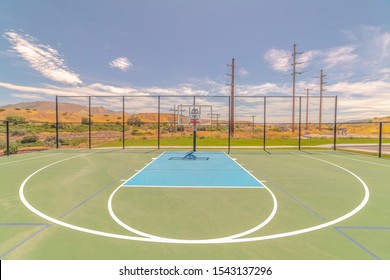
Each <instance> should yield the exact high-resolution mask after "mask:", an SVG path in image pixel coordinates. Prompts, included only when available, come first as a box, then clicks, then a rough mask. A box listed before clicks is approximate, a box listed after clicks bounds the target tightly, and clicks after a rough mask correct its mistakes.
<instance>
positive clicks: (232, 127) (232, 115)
mask: <svg viewBox="0 0 390 280" xmlns="http://www.w3.org/2000/svg"><path fill="white" fill-rule="evenodd" d="M227 66H229V67H231V74H227V75H228V76H230V77H231V78H232V80H231V83H230V127H229V129H230V133H231V136H234V69H235V66H234V57H233V58H232V64H227Z"/></svg>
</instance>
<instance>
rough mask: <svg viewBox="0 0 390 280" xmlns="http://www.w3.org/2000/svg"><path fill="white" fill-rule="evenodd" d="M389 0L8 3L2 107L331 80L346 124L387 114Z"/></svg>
mask: <svg viewBox="0 0 390 280" xmlns="http://www.w3.org/2000/svg"><path fill="white" fill-rule="evenodd" d="M389 14H390V1H386V0H376V1H367V0H345V1H337V0H328V1H313V0H297V1H292V0H257V1H255V0H237V1H232V0H225V1H222V0H208V1H206V0H196V1H195V0H188V1H185V0H166V1H162V0H160V1H157V0H142V1H141V0H139V1H130V0H128V1H125V0H122V1H119V0H110V1H108V0H83V1H73V0H69V1H49V0H34V1H31V0H18V1H15V0H1V9H0V32H1V33H2V34H1V36H0V73H1V75H0V106H2V105H5V104H9V103H15V102H21V101H39V100H54V96H55V95H56V94H58V95H70V94H72V95H103V94H104V95H113V96H115V95H127V94H133V95H136V94H146V95H159V94H160V95H167V94H170V95H179V94H185V95H192V94H196V95H204V96H207V95H215V94H217V95H228V94H229V88H228V86H227V85H226V83H227V82H229V77H228V76H226V75H225V73H226V72H228V71H229V69H228V67H227V66H226V64H228V63H230V62H231V59H232V57H234V58H235V59H236V64H237V65H238V66H239V67H238V68H237V73H238V79H237V80H236V83H237V89H236V93H237V94H240V95H260V96H263V95H291V92H292V90H291V86H292V79H291V75H290V73H291V67H290V66H289V65H290V64H291V52H292V45H293V44H294V43H296V44H297V50H298V51H299V52H304V53H303V54H302V55H300V56H298V60H299V61H301V62H304V63H303V64H300V65H299V71H301V72H303V74H301V75H298V76H297V94H298V95H301V94H302V95H304V94H305V92H304V89H305V88H312V89H313V91H312V92H311V94H312V95H318V90H319V73H320V70H321V69H322V70H324V73H325V74H326V75H327V80H326V82H327V84H326V90H327V91H326V95H338V97H339V105H340V107H339V114H340V118H341V119H343V118H344V119H353V118H366V117H374V116H386V115H390V98H389V95H390V16H389Z"/></svg>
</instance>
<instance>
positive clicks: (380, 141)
mask: <svg viewBox="0 0 390 280" xmlns="http://www.w3.org/2000/svg"><path fill="white" fill-rule="evenodd" d="M382 129H383V122H380V123H379V152H378V155H379V158H381V157H382Z"/></svg>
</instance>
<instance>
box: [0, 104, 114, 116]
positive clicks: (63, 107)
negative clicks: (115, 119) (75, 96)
mask: <svg viewBox="0 0 390 280" xmlns="http://www.w3.org/2000/svg"><path fill="white" fill-rule="evenodd" d="M0 108H4V109H6V108H12V109H35V110H48V111H55V110H56V104H55V102H52V101H37V102H20V103H16V104H10V105H5V106H2V107H0ZM88 109H89V108H88V106H83V105H79V104H76V103H63V102H61V103H59V111H60V112H68V113H80V114H88ZM91 113H92V114H102V115H117V114H118V112H115V111H112V110H108V109H106V108H104V107H103V106H98V107H96V106H95V107H94V106H92V107H91Z"/></svg>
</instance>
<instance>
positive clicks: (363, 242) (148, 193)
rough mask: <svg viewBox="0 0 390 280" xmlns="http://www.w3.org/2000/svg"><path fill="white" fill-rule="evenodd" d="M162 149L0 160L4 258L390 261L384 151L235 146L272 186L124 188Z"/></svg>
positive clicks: (388, 170)
mask: <svg viewBox="0 0 390 280" xmlns="http://www.w3.org/2000/svg"><path fill="white" fill-rule="evenodd" d="M162 152H163V151H161V150H160V151H159V150H147V149H137V150H133V149H125V150H122V149H93V150H65V149H64V150H58V151H47V152H38V153H29V154H20V155H15V156H10V157H0V178H1V179H0V180H1V181H0V194H1V195H0V212H1V216H0V259H27V260H30V259H75V260H78V259H92V260H95V259H120V260H123V259H153V260H155V259H175V260H188V259H191V260H193V259H201V260H210V259H220V260H221V259H244V260H245V259H248V260H249V259H272V260H278V259H286V260H295V259H298V260H301V259H325V260H327V259H329V260H334V259H336V260H339V259H345V260H355V259H359V260H360V259H362V260H372V259H387V260H389V259H390V207H389V205H390V184H389V182H390V161H388V160H386V159H378V158H374V157H370V156H366V155H359V154H351V153H343V152H335V151H315V150H313V151H310V152H307V151H306V152H298V151H290V150H283V151H268V152H264V151H239V150H237V151H234V152H231V153H230V154H229V156H230V157H231V158H233V159H236V162H237V163H239V164H240V165H241V166H242V167H243V168H245V169H246V170H247V171H248V172H249V173H250V174H252V175H253V176H254V177H256V178H257V179H258V180H259V181H260V182H261V183H262V184H263V185H264V186H265V187H261V188H260V187H259V188H213V187H212V186H210V187H208V188H192V187H187V188H177V187H169V186H166V187H158V188H155V187H147V188H145V187H130V188H129V187H123V186H122V184H123V183H124V182H125V181H126V180H128V179H129V178H131V177H132V176H133V175H134V174H136V173H137V172H139V170H141V169H143V168H144V167H145V166H146V165H147V164H149V163H150V162H151V161H152V160H153V159H154V158H156V157H158V156H159V155H160V154H161V153H162ZM211 168H212V167H211ZM211 171H212V170H211ZM210 173H211V174H212V172H210ZM172 176H175V173H173V175H172ZM210 176H212V175H210Z"/></svg>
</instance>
